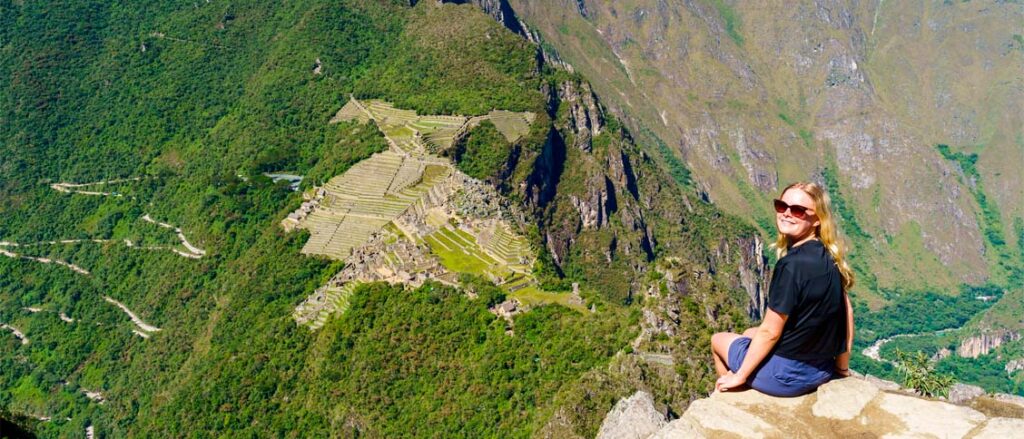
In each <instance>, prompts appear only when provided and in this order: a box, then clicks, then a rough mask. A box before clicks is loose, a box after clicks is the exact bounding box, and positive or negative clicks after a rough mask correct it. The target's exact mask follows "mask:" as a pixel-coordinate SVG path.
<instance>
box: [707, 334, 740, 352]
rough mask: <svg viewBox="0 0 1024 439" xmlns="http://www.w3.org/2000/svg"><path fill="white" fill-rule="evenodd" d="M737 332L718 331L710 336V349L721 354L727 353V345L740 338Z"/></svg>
mask: <svg viewBox="0 0 1024 439" xmlns="http://www.w3.org/2000/svg"><path fill="white" fill-rule="evenodd" d="M740 337H741V336H740V335H739V334H736V333H733V332H718V333H715V334H714V335H712V336H711V350H713V351H715V352H717V353H719V354H722V355H723V356H725V355H728V354H729V346H730V345H732V342H733V341H736V339H737V338H740Z"/></svg>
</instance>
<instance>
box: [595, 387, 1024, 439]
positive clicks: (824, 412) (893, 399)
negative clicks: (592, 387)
mask: <svg viewBox="0 0 1024 439" xmlns="http://www.w3.org/2000/svg"><path fill="white" fill-rule="evenodd" d="M638 395H639V393H638V394H637V395H634V396H633V397H631V398H629V399H626V400H623V401H620V403H619V404H617V405H616V409H619V407H620V405H623V406H627V407H633V406H637V405H638V404H637V403H636V402H632V403H626V402H627V401H636V400H637V399H642V396H638ZM623 413H624V412H623V411H621V410H620V411H618V412H617V411H616V410H613V411H612V413H611V414H609V418H608V419H606V420H605V421H606V423H609V422H613V423H614V424H616V425H620V424H622V423H623V422H624V420H623ZM613 415H614V416H613ZM637 425H642V426H644V427H643V428H649V426H650V425H657V421H655V420H652V419H650V412H647V411H640V418H639V419H638V423H637ZM1021 429H1024V419H1019V418H1008V417H1002V416H992V415H986V414H985V413H983V412H982V411H979V410H975V409H973V408H971V407H965V406H959V405H955V404H951V403H948V402H943V401H936V400H929V399H924V398H919V397H915V396H911V395H907V394H901V393H898V392H892V391H886V390H882V389H880V388H879V387H877V386H876V385H874V384H872V383H871V382H869V381H866V380H863V379H860V378H846V379H841V380H835V381H832V382H829V383H827V384H825V385H823V386H821V387H820V388H819V389H818V391H817V392H815V393H811V394H809V395H804V396H801V397H797V398H776V397H771V396H767V395H764V394H762V393H760V392H757V391H754V390H748V391H744V392H730V393H719V392H716V393H714V394H712V395H711V396H710V397H708V398H704V399H700V400H697V401H694V402H693V403H691V404H690V406H689V408H688V409H687V410H686V411H685V412H684V413H683V414H682V416H680V417H679V418H678V419H675V420H672V421H671V422H668V423H667V424H665V426H664V427H662V428H661V429H660V430H658V431H657V432H656V433H653V434H651V435H649V436H621V437H646V438H663V439H666V438H718V437H743V438H794V437H940V438H1005V437H1014V435H1018V434H1019V432H1020V431H1021ZM603 430H604V428H603V426H602V431H603ZM598 437H602V436H598Z"/></svg>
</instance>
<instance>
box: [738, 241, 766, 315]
mask: <svg viewBox="0 0 1024 439" xmlns="http://www.w3.org/2000/svg"><path fill="white" fill-rule="evenodd" d="M739 245H740V247H741V250H742V252H741V253H740V255H741V257H742V260H741V261H740V263H739V267H740V286H741V287H742V288H743V290H744V291H746V292H747V296H749V297H750V302H748V304H747V315H748V316H750V318H751V319H752V320H760V319H761V318H762V317H764V310H765V308H766V307H767V306H768V281H769V279H768V277H769V276H768V261H767V260H766V259H765V257H764V242H762V241H761V237H760V236H757V235H755V236H753V237H752V238H745V239H741V240H740V242H739Z"/></svg>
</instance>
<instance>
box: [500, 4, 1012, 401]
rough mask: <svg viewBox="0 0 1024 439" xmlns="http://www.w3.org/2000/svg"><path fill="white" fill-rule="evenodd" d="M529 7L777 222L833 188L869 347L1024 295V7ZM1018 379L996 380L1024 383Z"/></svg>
mask: <svg viewBox="0 0 1024 439" xmlns="http://www.w3.org/2000/svg"><path fill="white" fill-rule="evenodd" d="M509 3H510V4H511V6H512V7H513V8H514V9H515V11H516V12H517V13H518V16H519V17H520V18H521V19H522V20H523V21H524V22H525V23H527V24H528V26H527V28H528V30H529V33H530V35H531V37H532V38H534V39H536V40H538V41H542V47H543V48H544V51H545V53H546V56H547V57H548V58H549V59H553V60H557V62H560V63H564V64H565V65H567V66H569V67H568V68H571V69H572V70H573V71H576V72H578V73H580V74H582V75H585V76H587V77H589V78H592V80H593V82H592V84H593V86H594V89H595V90H596V92H597V94H598V95H600V96H601V97H602V98H603V99H604V102H605V104H606V105H607V106H608V107H609V109H610V111H611V112H612V113H613V114H616V115H617V116H619V117H620V118H621V119H622V120H623V122H624V124H625V125H626V126H628V127H630V128H631V129H632V130H633V131H634V132H637V133H639V134H641V135H644V134H649V136H647V137H645V139H650V140H648V141H651V142H656V141H655V140H653V139H652V137H654V136H656V137H657V138H658V139H660V140H661V141H663V142H664V143H665V144H666V145H667V147H668V148H670V149H671V150H672V152H673V153H675V154H678V155H679V156H680V157H681V159H682V160H683V161H684V162H685V164H686V167H687V168H688V169H689V170H690V171H692V173H693V177H694V180H695V181H696V182H697V187H698V188H699V190H700V191H702V192H703V193H705V194H706V196H707V197H708V198H709V199H711V200H713V202H714V203H715V205H716V206H718V207H721V208H722V209H723V210H725V211H727V212H731V213H734V214H738V215H744V216H748V217H753V220H754V222H755V223H756V225H757V226H758V228H759V229H760V230H761V232H762V233H764V234H765V236H769V235H770V234H771V233H772V227H773V226H772V215H773V212H771V210H770V204H771V203H770V200H771V199H772V198H774V197H776V196H778V192H779V190H780V189H781V188H782V187H785V185H787V184H788V183H789V182H792V181H798V180H813V181H817V182H819V183H821V184H824V185H826V186H827V187H828V188H829V189H830V193H831V195H832V198H833V200H835V202H836V203H835V204H836V207H837V210H838V211H839V213H840V215H841V217H842V224H841V227H842V228H843V229H844V231H845V234H846V235H847V236H848V237H849V238H850V239H851V241H852V243H853V247H854V252H853V254H852V257H851V259H852V263H853V265H854V268H855V269H856V271H857V272H858V274H859V285H860V286H859V287H857V288H855V290H854V295H855V296H856V297H855V301H856V302H857V303H858V304H859V306H861V307H863V308H862V310H861V312H860V315H862V316H867V319H866V321H865V324H864V325H862V328H863V329H864V331H862V334H860V336H859V337H858V345H861V344H862V346H860V347H864V348H866V347H867V346H868V345H869V344H871V343H873V342H874V341H876V340H877V339H879V338H884V337H889V336H892V335H896V334H917V333H922V332H926V331H936V330H944V329H954V328H959V327H960V326H961V325H963V324H965V323H967V322H968V320H970V319H972V318H974V317H975V316H976V314H977V313H978V312H979V310H981V309H984V308H987V307H988V306H989V305H991V304H992V303H993V302H992V301H980V300H978V299H976V297H990V298H992V299H998V300H1000V301H1001V302H1000V305H998V306H996V308H997V309H1016V308H1018V307H1016V305H1015V304H1013V303H1003V302H1005V301H1012V300H1019V295H1017V292H1018V291H1019V290H1020V288H1021V285H1022V281H1024V277H1022V275H1024V251H1022V249H1024V212H1022V211H1021V206H1024V203H1022V201H1024V186H1022V184H1024V183H1022V181H1024V180H1022V179H1021V178H1020V172H1019V169H1020V168H1021V165H1022V164H1024V130H1022V128H1021V127H1024V119H1022V116H1021V115H1022V114H1024V112H1022V107H1021V105H1022V103H1024V77H1022V76H1021V75H1020V72H1021V71H1022V69H1024V50H1022V49H1024V45H1022V44H1021V41H1022V37H1021V36H1020V34H1021V27H1020V23H1021V22H1022V20H1024V8H1022V6H1021V4H1020V2H1014V1H1008V2H971V1H964V2H952V1H946V2H904V1H900V2H886V1H879V2H849V1H824V2H823V1H814V2H811V1H801V2H793V3H792V4H787V6H786V7H775V6H765V5H761V4H759V3H757V2H741V1H728V0H724V1H723V0H701V1H653V0H652V1H644V0H640V1H614V2H611V1H569V0H561V1H554V2H526V1H519V0H510V1H509ZM552 11H557V12H555V13H552ZM979 290H983V291H997V292H998V294H991V293H989V292H985V293H978V291H979ZM1003 290H1008V291H1009V292H1008V293H1006V294H1004V293H1003ZM1000 297H1002V299H1000ZM1014 297H1016V298H1017V299H1013V298H1014ZM1015 317H1017V318H1018V320H1017V321H1014V322H1013V323H1012V324H1011V325H1009V326H1010V327H1009V328H1004V329H1006V330H1007V331H1009V333H1010V334H1014V335H1013V336H1014V337H1015V336H1017V335H1020V334H1021V333H1024V324H1022V323H1021V322H1020V321H1019V317H1020V316H1019V314H1018V315H1016V316H1015ZM897 329H898V330H899V332H893V331H894V330H897ZM968 332H976V331H965V332H963V333H961V332H957V334H959V335H955V336H954V335H949V334H947V335H946V337H952V338H951V341H950V343H952V344H953V345H958V344H960V343H961V342H967V341H968V338H970V337H969V336H967V335H966V334H967V333H968ZM883 353H884V351H883ZM1016 358H1017V356H1014V355H1008V356H1004V357H1001V358H1000V359H999V360H998V361H997V362H995V363H999V364H1007V362H1008V361H1013V360H1014V359H1016ZM958 361H966V362H968V363H970V362H971V361H972V360H970V359H963V358H960V359H959V360H958ZM995 363H993V364H995ZM878 366H879V365H878V364H875V363H872V362H869V361H867V360H866V359H865V358H859V359H858V358H855V367H857V368H858V369H861V370H868V371H872V372H874V373H879V374H885V373H886V371H885V370H881V369H879V367H878ZM883 366H884V364H883ZM971 367H972V366H970V365H969V364H967V365H965V366H964V367H961V368H960V369H961V370H965V371H966V370H967V369H970V368H971ZM986 367H987V366H986ZM990 369H991V368H990ZM993 373H994V372H993ZM969 375H972V373H966V374H964V377H965V378H964V379H965V380H967V381H972V379H970V378H966V377H967V376H969ZM1001 375H1002V376H1001V377H999V381H1000V383H1001V384H1000V385H999V386H989V389H990V390H995V389H996V388H998V389H1000V390H1001V391H1013V389H1015V388H1016V389H1018V390H1016V391H1019V389H1020V388H1019V385H1018V386H1017V387H1014V385H1013V384H1012V383H1013V381H1014V380H1016V381H1017V382H1019V381H1020V377H1019V376H1017V378H1013V377H1012V376H1008V375H1009V374H1008V373H1006V372H1002V373H1001ZM973 381H977V380H973Z"/></svg>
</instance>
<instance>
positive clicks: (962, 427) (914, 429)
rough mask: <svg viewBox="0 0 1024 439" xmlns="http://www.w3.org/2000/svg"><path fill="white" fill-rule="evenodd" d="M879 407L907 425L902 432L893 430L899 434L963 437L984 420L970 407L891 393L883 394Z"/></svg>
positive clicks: (983, 417)
mask: <svg viewBox="0 0 1024 439" xmlns="http://www.w3.org/2000/svg"><path fill="white" fill-rule="evenodd" d="M878 407H879V408H881V409H882V410H883V411H885V412H887V413H889V414H892V415H894V416H895V417H897V418H899V419H900V420H901V421H903V423H904V424H905V425H906V430H905V431H904V432H895V433H897V434H898V435H903V434H914V435H921V436H925V435H930V436H934V437H940V438H956V437H964V436H966V435H967V433H968V432H969V431H971V430H972V429H974V427H977V426H978V425H979V424H981V423H982V422H984V421H985V415H983V414H981V412H979V411H977V410H974V409H972V408H969V407H961V406H957V405H953V404H948V403H944V402H939V401H928V400H925V399H921V398H915V397H913V396H904V395H894V394H891V393H885V394H883V395H882V397H881V398H880V399H879V401H878ZM894 437H895V436H894Z"/></svg>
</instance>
